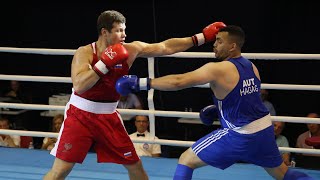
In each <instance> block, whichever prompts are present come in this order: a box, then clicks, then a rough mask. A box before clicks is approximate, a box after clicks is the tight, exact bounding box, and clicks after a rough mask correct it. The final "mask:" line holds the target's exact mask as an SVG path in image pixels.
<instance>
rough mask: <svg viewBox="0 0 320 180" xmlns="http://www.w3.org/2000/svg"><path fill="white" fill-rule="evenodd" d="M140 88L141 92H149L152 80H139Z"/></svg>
mask: <svg viewBox="0 0 320 180" xmlns="http://www.w3.org/2000/svg"><path fill="white" fill-rule="evenodd" d="M139 87H140V90H149V89H150V78H139Z"/></svg>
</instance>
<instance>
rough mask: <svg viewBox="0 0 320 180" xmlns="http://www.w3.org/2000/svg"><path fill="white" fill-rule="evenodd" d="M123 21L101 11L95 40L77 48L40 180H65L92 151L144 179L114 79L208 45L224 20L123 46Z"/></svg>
mask: <svg viewBox="0 0 320 180" xmlns="http://www.w3.org/2000/svg"><path fill="white" fill-rule="evenodd" d="M125 23H126V19H125V17H124V16H123V15H122V14H121V13H119V12H117V11H113V10H112V11H105V12H103V13H101V14H100V16H99V17H98V20H97V30H98V35H99V37H98V40H97V41H96V42H94V43H92V44H89V45H86V46H82V47H79V48H78V49H77V51H76V52H75V54H74V57H73V60H72V65H71V78H72V83H73V93H72V95H71V98H70V101H69V102H68V104H67V106H66V109H65V120H64V123H63V125H62V127H61V130H60V132H59V137H58V141H57V143H56V145H55V147H54V148H53V149H52V151H51V154H52V155H54V156H55V157H56V158H55V161H54V164H53V166H52V168H51V170H50V171H49V172H48V173H47V174H46V175H45V176H44V179H65V178H66V177H67V176H68V174H69V173H70V172H71V170H72V168H73V166H74V165H75V163H82V162H83V160H84V159H85V157H86V155H87V153H88V151H89V149H90V147H93V148H94V150H95V151H96V153H97V159H98V162H101V163H102V162H103V163H106V162H111V163H117V164H123V165H124V167H125V168H126V169H127V170H128V173H129V177H130V179H139V180H144V179H148V176H147V173H146V172H145V170H144V168H143V166H142V163H141V161H140V158H139V157H138V156H137V154H136V151H135V149H134V146H133V143H132V141H131V139H130V137H129V136H128V133H127V131H126V129H125V127H124V125H123V121H122V119H121V117H120V114H119V113H118V112H117V111H116V107H117V104H118V100H119V98H120V95H119V94H118V93H117V91H116V89H115V83H116V81H117V80H118V79H119V78H120V77H122V76H123V75H126V74H128V72H129V68H130V67H131V65H132V64H133V62H134V61H135V59H136V58H138V57H155V56H161V55H169V54H173V53H176V52H181V51H185V50H187V49H189V48H190V47H193V46H199V45H202V44H204V43H206V42H212V41H213V40H214V39H215V35H216V33H217V32H218V30H219V29H220V28H221V27H224V26H225V25H224V24H223V23H222V22H216V23H212V24H210V25H209V26H207V27H206V28H204V29H203V31H202V33H199V34H196V35H194V36H192V37H185V38H172V39H168V40H165V41H163V42H160V43H153V44H149V43H145V42H141V41H134V42H131V43H124V41H125V38H126V33H125V30H126V24H125Z"/></svg>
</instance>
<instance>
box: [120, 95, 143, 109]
mask: <svg viewBox="0 0 320 180" xmlns="http://www.w3.org/2000/svg"><path fill="white" fill-rule="evenodd" d="M118 108H120V109H143V108H142V103H141V101H140V99H139V98H138V96H137V95H135V94H133V93H130V94H128V95H127V96H121V97H120V100H119V103H118Z"/></svg>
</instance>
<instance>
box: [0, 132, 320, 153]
mask: <svg viewBox="0 0 320 180" xmlns="http://www.w3.org/2000/svg"><path fill="white" fill-rule="evenodd" d="M0 133H1V134H7V135H17V134H19V135H20V136H32V137H54V138H57V137H58V135H59V133H52V132H41V131H22V130H6V129H0ZM132 141H133V142H134V143H150V144H161V145H168V146H181V147H191V146H192V144H193V143H194V141H176V140H168V139H148V140H146V139H144V140H142V139H138V138H132ZM279 150H280V151H282V152H293V153H305V154H320V150H318V149H304V148H290V147H279Z"/></svg>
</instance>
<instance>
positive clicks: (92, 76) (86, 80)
mask: <svg viewBox="0 0 320 180" xmlns="http://www.w3.org/2000/svg"><path fill="white" fill-rule="evenodd" d="M90 58H92V52H91V51H88V50H87V49H86V47H80V48H79V49H78V50H77V51H76V53H75V55H74V56H73V60H72V65H71V79H72V83H73V88H74V90H75V92H77V93H79V94H81V93H84V92H85V91H86V90H88V89H90V88H91V87H92V86H93V85H95V84H96V82H97V81H98V80H99V79H100V77H99V76H98V75H97V73H96V72H94V71H93V70H92V68H91V66H90V63H91V61H90Z"/></svg>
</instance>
